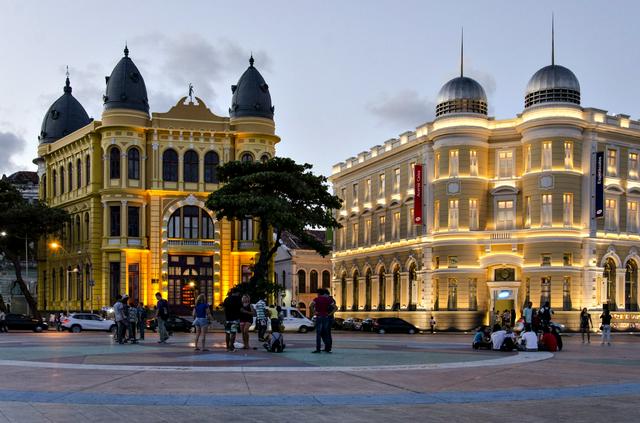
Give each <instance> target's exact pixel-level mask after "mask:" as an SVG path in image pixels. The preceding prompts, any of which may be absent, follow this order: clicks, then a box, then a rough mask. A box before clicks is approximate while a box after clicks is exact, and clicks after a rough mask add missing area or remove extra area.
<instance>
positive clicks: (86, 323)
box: [62, 313, 116, 333]
mask: <svg viewBox="0 0 640 423" xmlns="http://www.w3.org/2000/svg"><path fill="white" fill-rule="evenodd" d="M62 327H63V328H64V329H67V330H69V332H73V333H79V332H82V331H83V330H101V331H105V332H112V333H115V331H116V322H114V321H113V320H108V319H103V318H102V317H101V316H98V315H97V314H91V313H71V314H70V315H69V316H68V317H65V318H64V319H63V320H62Z"/></svg>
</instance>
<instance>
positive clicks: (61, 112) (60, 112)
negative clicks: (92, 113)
mask: <svg viewBox="0 0 640 423" xmlns="http://www.w3.org/2000/svg"><path fill="white" fill-rule="evenodd" d="M63 91H64V94H62V96H60V98H58V99H57V100H56V101H55V102H54V103H53V104H52V105H51V107H49V110H47V113H46V114H45V115H44V119H43V120H42V127H41V128H40V136H38V141H39V142H40V144H48V143H52V142H54V141H56V140H59V139H60V138H62V137H64V136H66V135H69V134H70V133H72V132H74V131H77V130H78V129H80V128H82V127H83V126H85V125H87V124H88V123H89V122H91V118H89V115H88V114H87V111H86V110H85V109H84V107H82V104H80V102H79V101H78V100H76V98H75V97H74V96H73V95H71V84H70V83H69V78H68V77H67V80H66V83H65V86H64V90H63Z"/></svg>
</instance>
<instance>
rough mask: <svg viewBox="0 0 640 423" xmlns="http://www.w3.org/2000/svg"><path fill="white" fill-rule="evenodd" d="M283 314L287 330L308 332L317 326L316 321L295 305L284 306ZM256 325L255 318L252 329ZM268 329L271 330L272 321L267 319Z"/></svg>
mask: <svg viewBox="0 0 640 423" xmlns="http://www.w3.org/2000/svg"><path fill="white" fill-rule="evenodd" d="M282 315H283V321H282V323H283V324H284V330H285V331H288V332H289V331H293V332H300V333H306V332H309V331H310V330H311V329H313V328H314V327H315V323H314V322H313V321H311V320H310V319H308V318H307V317H306V316H305V315H304V314H302V313H301V312H300V310H298V309H297V308H295V307H282ZM255 326H256V319H255V317H254V318H253V324H252V325H251V328H250V330H254V329H255ZM267 330H271V321H270V320H267Z"/></svg>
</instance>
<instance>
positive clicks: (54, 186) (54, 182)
mask: <svg viewBox="0 0 640 423" xmlns="http://www.w3.org/2000/svg"><path fill="white" fill-rule="evenodd" d="M51 190H52V191H53V196H54V197H55V196H56V195H58V173H57V172H56V170H55V169H53V171H52V172H51Z"/></svg>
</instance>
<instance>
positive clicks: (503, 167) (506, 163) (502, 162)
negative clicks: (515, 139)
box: [498, 150, 514, 178]
mask: <svg viewBox="0 0 640 423" xmlns="http://www.w3.org/2000/svg"><path fill="white" fill-rule="evenodd" d="M513 171H514V169H513V151H510V150H503V151H499V152H498V177H499V178H513Z"/></svg>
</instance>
